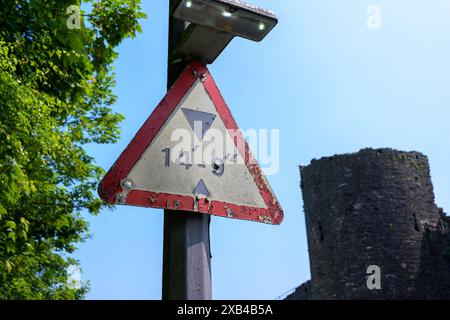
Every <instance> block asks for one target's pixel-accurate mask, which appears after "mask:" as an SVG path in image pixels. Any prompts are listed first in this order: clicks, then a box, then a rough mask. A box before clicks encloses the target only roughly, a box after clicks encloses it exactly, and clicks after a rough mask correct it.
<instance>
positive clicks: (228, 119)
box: [98, 61, 283, 225]
mask: <svg viewBox="0 0 450 320" xmlns="http://www.w3.org/2000/svg"><path fill="white" fill-rule="evenodd" d="M198 79H200V80H201V81H202V82H203V85H204V87H205V89H206V91H207V93H208V94H209V96H210V97H211V100H212V101H213V104H214V106H215V108H216V110H217V112H218V114H219V116H220V117H221V118H222V120H223V122H224V124H225V126H226V128H227V129H228V131H229V132H230V134H231V135H232V137H233V138H234V139H233V141H234V142H235V144H236V147H237V149H238V150H239V152H240V154H241V156H242V157H243V159H245V164H246V166H247V168H248V170H249V171H250V173H251V175H252V176H253V178H254V181H255V184H256V186H257V187H258V190H259V192H260V194H261V196H262V198H263V199H264V202H265V204H266V206H267V209H264V208H255V207H249V206H242V205H236V204H231V203H226V202H220V201H212V200H209V199H195V196H183V195H175V194H167V193H157V192H149V191H143V190H133V189H132V190H130V191H129V192H128V193H126V196H121V195H122V194H123V191H124V190H123V188H122V186H121V182H122V181H123V179H125V178H126V176H127V175H128V173H129V172H130V171H131V169H132V168H133V167H134V165H135V164H136V162H137V161H139V159H140V158H141V156H142V154H143V153H144V152H145V150H146V149H147V148H148V146H149V145H150V144H151V143H152V142H153V139H154V138H155V137H156V136H157V134H158V132H159V131H160V130H161V129H162V128H163V126H164V124H165V122H166V120H167V119H168V118H169V117H170V115H171V114H172V112H173V111H174V110H175V108H176V107H177V106H178V105H179V104H180V102H181V100H182V99H183V98H184V96H185V95H186V94H187V93H188V91H189V90H190V89H191V87H192V86H193V85H194V84H195V83H196V81H197V80H198ZM98 193H99V195H100V197H101V199H102V200H103V201H105V202H107V203H111V204H124V205H132V206H139V207H148V208H163V209H169V210H180V211H195V212H200V213H203V214H211V215H215V216H220V217H227V218H234V219H241V220H249V221H257V222H262V223H267V224H274V225H279V224H280V223H281V222H282V221H283V210H282V209H281V206H280V204H279V202H278V200H277V198H276V196H275V195H274V194H273V192H272V190H271V188H270V186H269V183H268V182H267V180H266V178H265V176H264V174H263V172H262V170H261V168H260V166H259V165H258V164H257V162H256V160H254V158H253V156H252V154H251V152H250V148H249V147H248V144H247V142H246V141H245V139H244V137H243V136H242V133H241V132H240V130H238V126H237V124H236V121H235V120H234V118H233V116H232V115H231V112H230V110H229V108H228V106H227V104H226V103H225V100H224V99H223V97H222V95H221V93H220V91H219V89H218V87H217V85H216V83H215V81H214V79H213V77H212V76H211V74H210V73H209V71H208V69H207V67H206V66H205V65H204V64H203V63H201V62H199V61H193V62H192V63H191V64H190V65H189V66H188V67H187V68H186V69H185V70H184V71H183V73H182V74H181V75H180V77H179V78H178V79H177V81H176V82H175V84H174V85H173V86H172V87H171V88H170V89H169V91H168V92H167V94H166V96H165V97H164V98H163V99H162V101H161V102H160V103H159V105H158V106H157V107H156V109H155V110H154V111H153V113H152V114H151V116H150V117H149V118H148V119H147V120H146V122H145V123H144V125H143V126H142V127H141V128H140V129H139V131H138V132H137V134H136V136H135V137H134V138H133V140H132V141H131V142H130V144H129V145H128V147H127V148H126V149H125V150H124V151H123V152H122V154H121V155H120V157H119V158H118V159H117V161H116V162H115V163H114V165H113V166H112V167H111V169H110V170H109V171H108V173H107V174H106V175H105V177H104V178H103V180H102V181H101V182H100V185H99V188H98Z"/></svg>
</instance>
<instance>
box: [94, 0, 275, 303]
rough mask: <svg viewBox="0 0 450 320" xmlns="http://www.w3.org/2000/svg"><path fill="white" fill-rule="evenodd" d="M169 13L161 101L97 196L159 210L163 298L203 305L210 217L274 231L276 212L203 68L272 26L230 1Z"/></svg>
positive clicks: (177, 5)
mask: <svg viewBox="0 0 450 320" xmlns="http://www.w3.org/2000/svg"><path fill="white" fill-rule="evenodd" d="M170 8H171V14H170V24H169V69H168V92H167V94H166V96H165V97H164V98H163V100H162V101H161V102H160V104H159V105H158V106H157V107H156V109H155V110H154V111H153V113H152V114H151V115H150V117H149V118H148V119H147V121H146V122H145V123H144V125H143V126H142V127H141V129H140V130H139V131H138V133H137V134H136V136H135V137H134V139H133V140H132V141H131V142H130V144H129V145H128V147H127V148H126V149H125V150H124V151H123V153H122V154H121V155H120V157H119V158H118V159H117V161H116V162H115V164H114V165H113V167H112V168H111V169H110V170H109V172H108V173H107V174H106V176H105V177H104V178H103V180H102V181H101V183H100V186H99V194H100V196H101V198H102V199H103V200H104V201H106V202H108V203H113V204H121V205H132V206H141V207H149V208H162V209H165V217H164V259H163V299H171V300H206V299H211V297H212V293H211V262H210V250H209V221H210V215H216V216H221V217H226V218H233V219H242V220H249V221H256V222H262V223H266V224H275V225H276V224H280V223H281V221H282V220H283V212H282V209H281V207H280V205H279V202H278V200H277V199H276V197H275V195H274V193H273V192H272V190H271V188H270V186H269V184H268V182H267V180H266V178H265V176H264V174H263V173H262V170H261V168H260V167H259V165H258V163H257V162H256V160H255V159H254V158H253V156H252V154H251V152H250V149H249V147H248V145H247V143H246V141H245V139H244V138H243V136H242V134H241V132H240V131H239V128H238V126H237V124H236V122H235V120H234V118H233V116H232V115H231V112H230V110H229V109H228V107H227V105H226V103H225V101H224V99H223V98H222V95H221V94H220V91H219V89H218V87H217V85H216V83H215V81H214V79H213V77H212V75H211V74H210V72H209V71H208V69H207V67H206V66H205V64H204V63H205V62H206V63H210V62H212V61H214V60H215V58H216V57H217V56H218V55H219V54H220V52H221V51H222V50H223V49H224V48H225V46H226V45H227V44H228V43H229V41H231V39H232V38H233V37H234V36H235V35H239V36H243V37H246V38H249V39H252V40H256V41H260V40H262V38H264V36H265V35H266V34H267V33H268V32H269V31H270V29H272V28H273V27H274V25H275V24H276V18H275V16H274V15H273V14H272V13H270V12H268V11H264V10H262V9H259V8H255V7H253V6H250V5H247V4H243V3H242V2H241V1H234V0H181V1H176V0H171V7H170ZM214 15H215V16H214ZM205 17H206V18H205ZM202 19H203V20H205V21H203V20H202ZM186 21H188V22H190V23H191V24H188V23H186ZM202 21H203V22H202ZM252 28H255V30H253V29H252ZM198 30H200V31H198ZM197 32H200V33H201V35H202V38H203V39H204V41H206V42H208V41H212V42H213V43H214V45H212V46H204V48H205V51H204V53H202V50H203V49H201V48H199V46H198V45H197V46H196V45H193V43H198V41H199V39H198V38H197V37H198V35H197ZM180 48H182V49H180ZM191 50H195V52H191ZM180 56H181V59H180ZM189 61H190V62H189ZM213 141H215V142H219V144H218V145H214V144H213V143H212V142H213ZM212 145H214V147H213V148H211V146H212Z"/></svg>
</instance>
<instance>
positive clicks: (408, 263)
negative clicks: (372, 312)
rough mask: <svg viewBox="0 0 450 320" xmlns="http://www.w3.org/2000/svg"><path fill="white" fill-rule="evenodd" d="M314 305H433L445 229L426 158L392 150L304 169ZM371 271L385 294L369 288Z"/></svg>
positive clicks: (321, 162)
mask: <svg viewBox="0 0 450 320" xmlns="http://www.w3.org/2000/svg"><path fill="white" fill-rule="evenodd" d="M301 180H302V183H301V187H302V191H303V200H304V211H305V217H306V227H307V236H308V247H309V255H310V266H311V275H312V279H311V294H312V299H407V298H427V297H430V296H431V295H433V290H435V281H436V279H435V278H436V275H435V274H434V271H435V265H433V263H435V260H436V259H434V258H433V257H435V256H436V253H435V252H431V251H432V249H430V244H429V243H428V241H429V239H428V237H427V234H428V233H429V232H433V230H437V229H438V228H439V224H440V222H441V213H440V211H439V209H438V208H437V207H436V205H435V201H434V192H433V186H432V183H431V178H430V168H429V164H428V159H427V157H426V156H424V155H422V154H421V153H417V152H401V151H395V150H391V149H379V150H374V149H364V150H361V151H360V152H358V153H355V154H347V155H339V156H334V157H326V158H322V159H320V160H313V161H312V162H311V164H310V165H309V166H306V167H302V168H301ZM369 266H378V267H380V270H381V289H380V290H369V289H368V287H367V278H368V276H369V275H368V273H367V269H368V267H369Z"/></svg>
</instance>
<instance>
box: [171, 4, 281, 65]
mask: <svg viewBox="0 0 450 320" xmlns="http://www.w3.org/2000/svg"><path fill="white" fill-rule="evenodd" d="M172 16H173V17H174V18H177V19H180V20H184V21H187V22H190V25H189V27H188V28H187V29H186V30H185V32H184V34H183V35H182V37H181V41H180V42H179V43H178V46H177V49H176V52H177V53H181V54H183V55H190V56H193V57H196V58H201V59H202V60H203V62H205V63H207V64H209V63H212V62H213V61H214V60H215V59H216V58H217V57H218V56H219V54H220V53H221V52H222V51H223V50H224V49H225V47H226V46H227V45H228V44H229V43H230V41H231V40H232V39H233V38H234V37H235V36H238V37H242V38H245V39H249V40H253V41H257V42H259V41H261V40H263V39H264V38H265V37H266V36H267V34H269V32H270V31H271V30H272V29H273V28H274V27H275V25H276V24H277V23H278V19H277V17H276V15H275V14H274V13H273V12H272V11H270V10H266V9H262V8H259V7H257V6H254V5H251V4H248V3H245V2H243V1H240V0H179V1H178V3H177V4H176V5H175V6H174V7H173V8H172Z"/></svg>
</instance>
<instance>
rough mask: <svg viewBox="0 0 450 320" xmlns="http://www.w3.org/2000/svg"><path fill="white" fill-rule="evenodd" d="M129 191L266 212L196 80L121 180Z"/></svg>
mask: <svg viewBox="0 0 450 320" xmlns="http://www.w3.org/2000/svg"><path fill="white" fill-rule="evenodd" d="M126 181H127V182H130V185H132V189H139V190H145V191H152V192H159V193H168V194H177V195H191V196H192V195H194V196H198V197H205V198H208V199H211V200H217V201H221V202H228V203H234V204H238V205H245V206H250V207H257V208H267V206H266V204H265V203H264V200H263V198H262V196H261V194H260V192H259V190H258V188H257V187H256V184H255V181H254V179H253V176H252V175H251V174H250V171H249V170H248V168H247V166H246V164H245V162H244V159H243V158H242V156H241V154H240V153H239V151H238V150H237V148H236V146H235V144H234V142H233V139H232V137H231V135H230V133H229V132H228V129H227V128H226V127H225V124H224V122H223V120H222V118H221V117H220V116H219V114H218V113H217V110H216V108H215V106H214V104H213V102H212V100H211V98H210V97H209V95H208V93H207V92H206V90H205V87H204V86H203V83H202V82H201V81H200V80H197V81H196V83H195V85H194V86H193V87H192V88H191V89H190V91H189V92H188V94H187V95H186V96H185V97H184V98H183V100H182V101H181V103H180V104H179V105H178V106H177V107H176V109H175V110H174V111H173V113H172V115H171V116H170V118H169V120H168V121H167V122H166V123H165V125H164V126H163V128H162V130H161V131H160V132H159V134H158V135H157V136H156V138H155V139H154V141H153V142H152V143H151V144H150V146H149V147H148V148H147V150H146V151H145V152H144V154H143V155H142V157H141V158H140V160H139V161H138V162H137V163H136V164H135V165H134V167H133V169H132V170H131V171H130V172H129V174H128V175H127V177H126Z"/></svg>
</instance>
